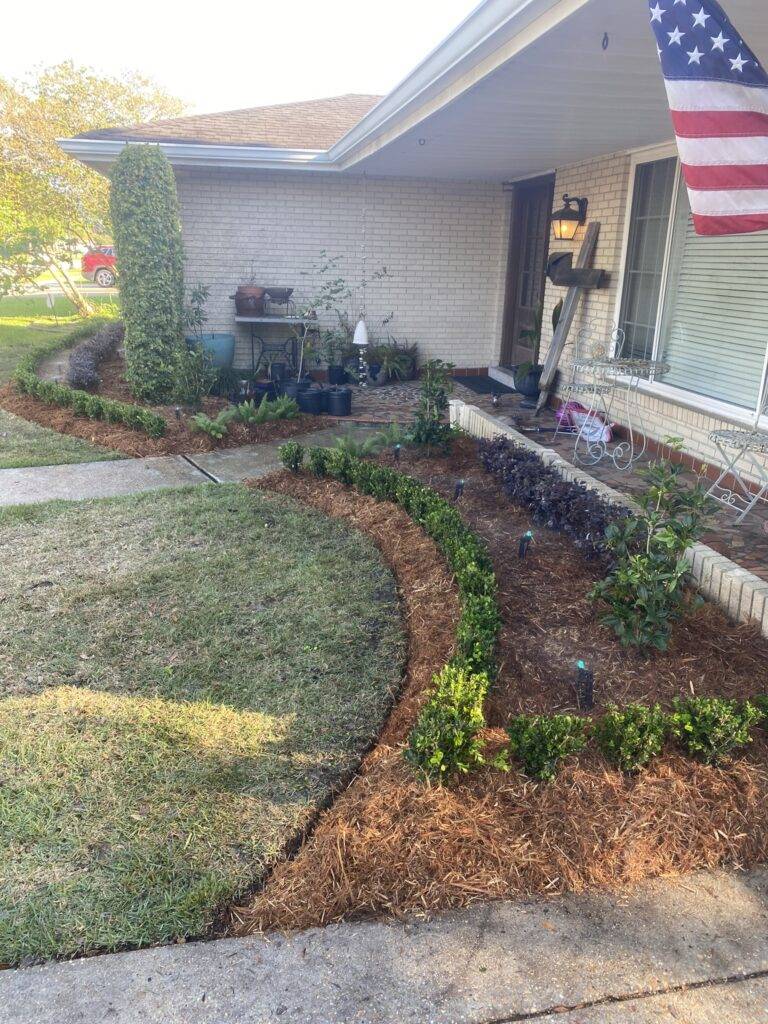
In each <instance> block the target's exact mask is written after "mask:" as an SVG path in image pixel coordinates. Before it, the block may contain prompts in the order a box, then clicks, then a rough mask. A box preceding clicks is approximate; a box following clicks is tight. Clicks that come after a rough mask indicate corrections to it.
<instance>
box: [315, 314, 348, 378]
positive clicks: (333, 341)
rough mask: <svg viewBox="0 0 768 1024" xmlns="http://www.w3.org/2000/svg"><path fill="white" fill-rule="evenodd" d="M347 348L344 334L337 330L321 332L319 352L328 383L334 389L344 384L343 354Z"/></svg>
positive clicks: (345, 374) (345, 372) (345, 373)
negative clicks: (324, 366)
mask: <svg viewBox="0 0 768 1024" xmlns="http://www.w3.org/2000/svg"><path fill="white" fill-rule="evenodd" d="M346 348H347V336H346V333H345V332H344V331H343V330H342V329H341V328H339V330H335V331H323V334H322V341H321V345H320V351H321V355H322V360H323V362H324V363H325V365H326V370H327V374H328V383H329V384H331V385H333V386H334V387H336V386H338V385H339V384H344V383H345V382H346V380H347V371H346V370H345V369H344V362H343V361H344V352H345V350H346Z"/></svg>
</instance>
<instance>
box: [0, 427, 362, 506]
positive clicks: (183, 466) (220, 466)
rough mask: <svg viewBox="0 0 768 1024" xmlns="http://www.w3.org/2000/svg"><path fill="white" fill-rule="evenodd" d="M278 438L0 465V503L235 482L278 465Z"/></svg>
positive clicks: (325, 441) (321, 438)
mask: <svg viewBox="0 0 768 1024" xmlns="http://www.w3.org/2000/svg"><path fill="white" fill-rule="evenodd" d="M377 429H378V428H374V427H369V426H364V425H352V424H350V425H349V426H348V427H347V426H339V427H331V428H329V429H327V430H317V431H314V432H313V433H311V434H302V435H300V436H298V437H297V438H296V440H297V441H300V442H301V444H304V445H307V446H309V445H326V446H328V447H330V446H332V445H333V444H334V442H335V441H336V438H338V437H342V436H343V435H346V434H351V435H352V436H353V437H356V438H361V437H366V436H370V435H371V433H375V432H376V430H377ZM281 444H283V442H282V441H274V442H269V443H265V444H251V445H245V446H243V447H242V448H222V449H219V450H218V451H213V452H200V453H194V454H191V455H167V456H161V457H157V458H150V459H119V460H117V461H114V462H82V463H75V464H71V465H64V466H32V467H30V468H29V469H0V505H26V504H28V503H31V502H40V501H52V500H54V499H56V498H61V499H65V500H69V501H77V500H81V499H84V498H112V497H116V496H118V495H121V494H136V493H138V492H139V491H154V490H158V489H160V488H165V487H184V486H186V485H188V484H205V483H212V482H213V483H238V482H239V481H241V480H247V479H249V478H250V477H257V476H263V475H264V474H266V473H270V472H272V471H273V470H275V469H279V468H280V458H279V455H278V449H279V448H280V445H281Z"/></svg>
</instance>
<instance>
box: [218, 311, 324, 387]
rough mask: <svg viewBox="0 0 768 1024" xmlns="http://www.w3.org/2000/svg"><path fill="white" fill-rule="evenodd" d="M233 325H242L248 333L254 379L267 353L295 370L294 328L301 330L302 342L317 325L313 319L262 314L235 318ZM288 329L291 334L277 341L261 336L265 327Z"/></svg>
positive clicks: (317, 327)
mask: <svg viewBox="0 0 768 1024" xmlns="http://www.w3.org/2000/svg"><path fill="white" fill-rule="evenodd" d="M235 323H237V324H243V325H244V326H246V327H248V333H249V335H250V341H251V372H252V373H253V375H254V377H255V376H256V374H257V372H258V371H259V369H260V368H261V363H262V360H263V358H264V355H265V354H266V353H267V352H272V353H275V354H277V355H283V356H285V358H286V360H287V361H288V363H289V364H290V365H291V366H292V367H293V368H294V369H295V368H296V341H297V337H296V333H295V330H296V328H303V337H302V339H301V340H302V341H303V340H304V339H305V338H306V336H307V335H308V334H310V333H311V332H312V331H313V330H318V329H319V325H318V323H317V320H316V319H315V318H314V317H302V316H269V315H267V314H264V315H263V316H236V317H235ZM274 326H278V327H290V328H291V329H292V330H291V334H290V336H289V337H288V338H279V339H275V338H272V339H265V338H264V337H262V334H264V333H266V332H265V331H264V328H266V327H274ZM257 344H258V358H257V356H256V347H257Z"/></svg>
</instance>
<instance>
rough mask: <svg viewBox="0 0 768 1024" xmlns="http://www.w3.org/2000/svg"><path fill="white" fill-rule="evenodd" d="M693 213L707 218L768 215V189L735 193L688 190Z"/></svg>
mask: <svg viewBox="0 0 768 1024" xmlns="http://www.w3.org/2000/svg"><path fill="white" fill-rule="evenodd" d="M688 196H689V198H690V200H691V210H692V212H693V213H700V214H702V215H703V216H707V217H731V216H733V215H741V214H753V213H762V214H768V189H751V190H747V191H734V190H732V189H726V190H723V191H716V190H714V189H711V190H708V191H703V192H701V191H699V190H698V189H695V188H693V189H692V188H689V189H688Z"/></svg>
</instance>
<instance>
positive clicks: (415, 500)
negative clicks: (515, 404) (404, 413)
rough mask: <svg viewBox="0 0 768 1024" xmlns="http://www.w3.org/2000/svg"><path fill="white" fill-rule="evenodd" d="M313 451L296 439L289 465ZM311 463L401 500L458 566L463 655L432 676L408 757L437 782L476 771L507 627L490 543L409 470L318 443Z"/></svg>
mask: <svg viewBox="0 0 768 1024" xmlns="http://www.w3.org/2000/svg"><path fill="white" fill-rule="evenodd" d="M305 455H307V452H305V449H304V448H303V447H302V446H301V445H300V444H298V443H297V442H296V441H289V442H287V443H286V444H284V445H282V447H281V448H280V457H281V459H282V461H283V464H284V465H285V466H286V467H287V468H288V469H290V470H291V471H292V472H294V473H296V472H298V471H299V470H300V469H301V468H302V466H303V465H304V460H305ZM308 462H309V467H310V469H311V471H312V473H314V475H315V476H318V477H323V476H330V477H333V478H335V479H336V480H339V481H340V482H341V483H344V484H347V485H350V486H354V487H355V488H357V490H359V491H360V492H361V493H362V494H368V495H370V496H371V497H374V498H377V499H378V500H380V501H393V502H395V503H396V504H398V505H400V506H401V507H402V508H403V509H404V510H405V511H406V512H407V513H408V515H409V516H410V517H411V519H412V520H413V521H414V522H415V523H417V524H418V525H419V526H421V527H422V529H423V530H424V531H425V532H426V533H427V534H428V535H429V536H430V537H431V538H432V539H433V540H434V541H435V543H436V544H437V546H438V548H439V549H440V551H441V552H442V554H443V555H444V557H445V559H446V561H447V562H448V565H449V566H450V567H451V569H452V570H453V573H454V576H455V579H456V583H457V585H458V589H459V598H460V602H461V617H460V619H459V625H458V629H457V636H456V654H455V656H454V657H453V658H452V659H451V661H450V662H449V663H448V665H446V666H445V667H444V668H443V669H442V670H441V671H440V672H439V673H437V675H436V676H435V677H434V679H433V681H432V688H431V690H430V694H429V696H428V698H427V703H426V704H425V705H424V708H423V709H422V712H421V714H420V716H419V719H418V721H417V723H416V725H415V726H414V728H413V731H412V733H411V736H410V741H409V746H408V751H407V754H406V757H407V759H408V760H409V761H410V763H411V764H413V765H414V766H415V767H417V768H419V769H420V770H421V771H423V772H424V773H425V774H427V775H428V776H430V777H432V778H436V779H445V778H449V777H450V776H452V775H456V774H460V773H461V774H463V773H466V772H468V771H470V769H472V768H473V767H475V766H477V765H478V764H481V763H482V761H483V757H482V750H481V745H480V742H479V734H480V731H481V730H482V729H483V728H484V726H485V718H484V715H483V704H484V701H485V696H486V694H487V692H488V687H489V685H490V681H491V680H492V679H494V678H495V676H496V672H497V665H496V657H495V647H496V638H497V636H498V632H499V628H500V625H501V617H500V615H499V609H498V604H497V601H496V592H497V585H496V577H495V575H494V572H493V566H492V564H491V559H490V556H489V554H488V551H487V549H486V546H485V544H484V543H483V541H482V540H481V539H480V538H479V537H478V536H477V535H476V534H475V533H473V532H472V530H470V529H469V527H468V526H467V525H466V524H465V523H464V521H463V519H462V518H461V515H460V513H459V511H458V509H457V508H456V507H455V506H454V505H452V504H451V503H450V502H449V501H446V500H445V498H442V497H441V496H440V495H439V494H438V493H437V492H436V491H433V490H432V489H431V488H430V487H426V486H425V485H424V484H421V483H419V481H418V480H414V479H413V477H409V476H407V475H406V474H405V473H398V472H397V471H396V470H394V469H390V468H389V467H387V466H379V465H377V464H376V463H375V462H371V461H369V460H367V459H361V458H357V457H356V456H354V455H351V454H349V453H348V452H346V451H344V450H343V449H338V448H331V449H319V448H311V449H310V450H309V453H308Z"/></svg>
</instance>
